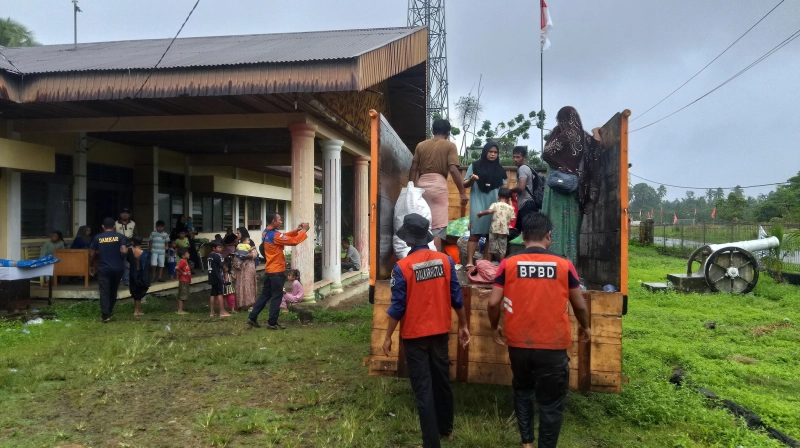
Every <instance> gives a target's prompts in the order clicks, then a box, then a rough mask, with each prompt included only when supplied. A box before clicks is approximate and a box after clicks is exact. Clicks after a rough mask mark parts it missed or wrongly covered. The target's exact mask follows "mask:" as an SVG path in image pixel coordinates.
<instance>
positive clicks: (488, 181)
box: [464, 142, 506, 270]
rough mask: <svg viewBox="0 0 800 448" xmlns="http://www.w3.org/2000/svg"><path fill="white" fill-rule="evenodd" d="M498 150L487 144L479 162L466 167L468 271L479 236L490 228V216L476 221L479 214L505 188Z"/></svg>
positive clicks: (490, 143)
mask: <svg viewBox="0 0 800 448" xmlns="http://www.w3.org/2000/svg"><path fill="white" fill-rule="evenodd" d="M498 148H499V147H498V146H497V143H495V142H487V143H486V145H485V146H484V147H483V152H482V153H481V158H480V159H478V160H477V161H476V162H473V163H472V164H471V165H470V166H469V168H468V169H467V174H466V176H465V178H464V187H465V188H470V192H469V232H470V233H469V241H468V242H467V270H470V269H471V268H472V267H473V266H475V251H476V250H477V249H478V241H480V239H481V237H482V236H488V235H489V230H490V228H491V227H492V216H491V215H486V216H483V217H478V213H479V212H481V211H483V210H487V209H488V208H489V207H490V206H491V205H492V204H494V203H495V202H497V190H499V189H500V187H502V186H503V185H505V184H506V170H505V169H504V168H503V167H502V166H501V165H500V151H499V149H498ZM473 184H474V185H473ZM471 187H475V188H471Z"/></svg>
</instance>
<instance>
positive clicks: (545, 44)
mask: <svg viewBox="0 0 800 448" xmlns="http://www.w3.org/2000/svg"><path fill="white" fill-rule="evenodd" d="M539 1H540V2H541V3H540V5H539V10H540V11H541V16H542V17H541V28H542V36H541V39H542V46H541V49H542V50H541V51H542V52H544V51H545V50H547V49H548V48H550V39H548V38H547V33H548V31H550V28H552V27H553V21H552V20H550V11H549V10H548V9H547V3H545V2H544V0H539Z"/></svg>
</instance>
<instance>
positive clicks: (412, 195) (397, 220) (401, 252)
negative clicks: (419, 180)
mask: <svg viewBox="0 0 800 448" xmlns="http://www.w3.org/2000/svg"><path fill="white" fill-rule="evenodd" d="M424 192H425V190H423V189H422V188H417V187H415V186H414V182H409V183H408V186H407V187H405V188H403V189H402V190H401V191H400V197H398V198H397V203H396V204H395V206H394V232H395V234H393V235H392V245H393V246H394V253H395V254H396V255H397V259H398V260H402V259H403V258H405V257H406V255H408V252H409V251H410V250H411V248H410V247H408V245H407V244H406V242H405V241H403V240H401V239H400V238H398V237H397V235H396V233H397V230H398V229H400V227H401V226H402V225H403V218H405V217H406V215H408V214H411V213H416V214H418V215H421V216H422V217H423V218H425V219H427V220H428V222H430V220H431V208H430V207H428V203H427V202H425V199H423V198H422V193H424ZM428 231H430V226H429V227H428ZM428 247H430V248H431V250H436V246H435V245H434V244H433V241H431V242H430V243H428Z"/></svg>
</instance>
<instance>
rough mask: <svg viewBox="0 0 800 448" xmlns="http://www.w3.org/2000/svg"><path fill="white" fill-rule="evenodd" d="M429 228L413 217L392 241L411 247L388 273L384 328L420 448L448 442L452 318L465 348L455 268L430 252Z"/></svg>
mask: <svg viewBox="0 0 800 448" xmlns="http://www.w3.org/2000/svg"><path fill="white" fill-rule="evenodd" d="M429 227H430V222H429V221H428V220H427V219H425V218H424V217H422V216H420V215H418V214H416V213H412V214H409V215H406V217H405V218H404V219H403V225H402V227H400V229H398V230H397V236H398V237H399V238H400V239H402V240H403V241H405V242H406V244H408V246H409V247H411V248H412V249H411V251H410V252H409V253H408V256H406V257H405V258H403V259H402V260H400V261H399V262H397V265H396V266H395V267H394V270H393V271H392V280H391V285H392V304H391V306H390V307H389V309H388V310H386V313H387V314H388V315H389V327H388V329H387V330H386V339H385V340H384V342H383V351H384V352H385V353H386V355H387V356H390V355H389V354H390V352H391V351H392V334H393V333H394V330H395V328H396V327H397V324H398V322H400V321H401V320H402V322H403V324H402V325H401V326H400V336H401V338H402V343H403V348H404V349H405V356H406V364H407V365H408V375H409V378H410V380H411V389H412V390H413V391H414V396H415V397H416V400H417V412H418V413H419V424H420V427H421V429H422V446H423V447H424V448H439V447H440V440H439V439H440V438H445V439H447V440H452V439H453V390H452V388H451V387H450V362H449V358H448V356H447V340H448V333H449V332H450V323H451V322H450V320H451V318H452V313H451V311H450V308H453V309H455V310H456V314H457V315H458V338H459V341H460V343H461V345H462V346H464V347H466V346H467V344H469V339H470V338H469V328H468V327H467V315H466V314H465V312H464V302H463V300H462V298H461V285H460V284H459V283H458V278H457V277H456V267H455V262H453V259H452V258H450V257H449V256H447V255H445V254H443V253H441V252H436V251H432V250H430V249H429V248H428V243H430V242H431V241H432V240H433V235H432V234H431V232H429V231H428V229H429Z"/></svg>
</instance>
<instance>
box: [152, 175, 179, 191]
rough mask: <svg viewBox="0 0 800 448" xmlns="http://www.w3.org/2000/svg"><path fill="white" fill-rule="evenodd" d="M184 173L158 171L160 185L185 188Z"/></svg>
mask: <svg viewBox="0 0 800 448" xmlns="http://www.w3.org/2000/svg"><path fill="white" fill-rule="evenodd" d="M184 179H185V177H184V176H183V174H176V173H170V172H167V171H159V172H158V187H159V188H161V187H167V188H177V189H180V190H183V188H184V186H185V185H184Z"/></svg>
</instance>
